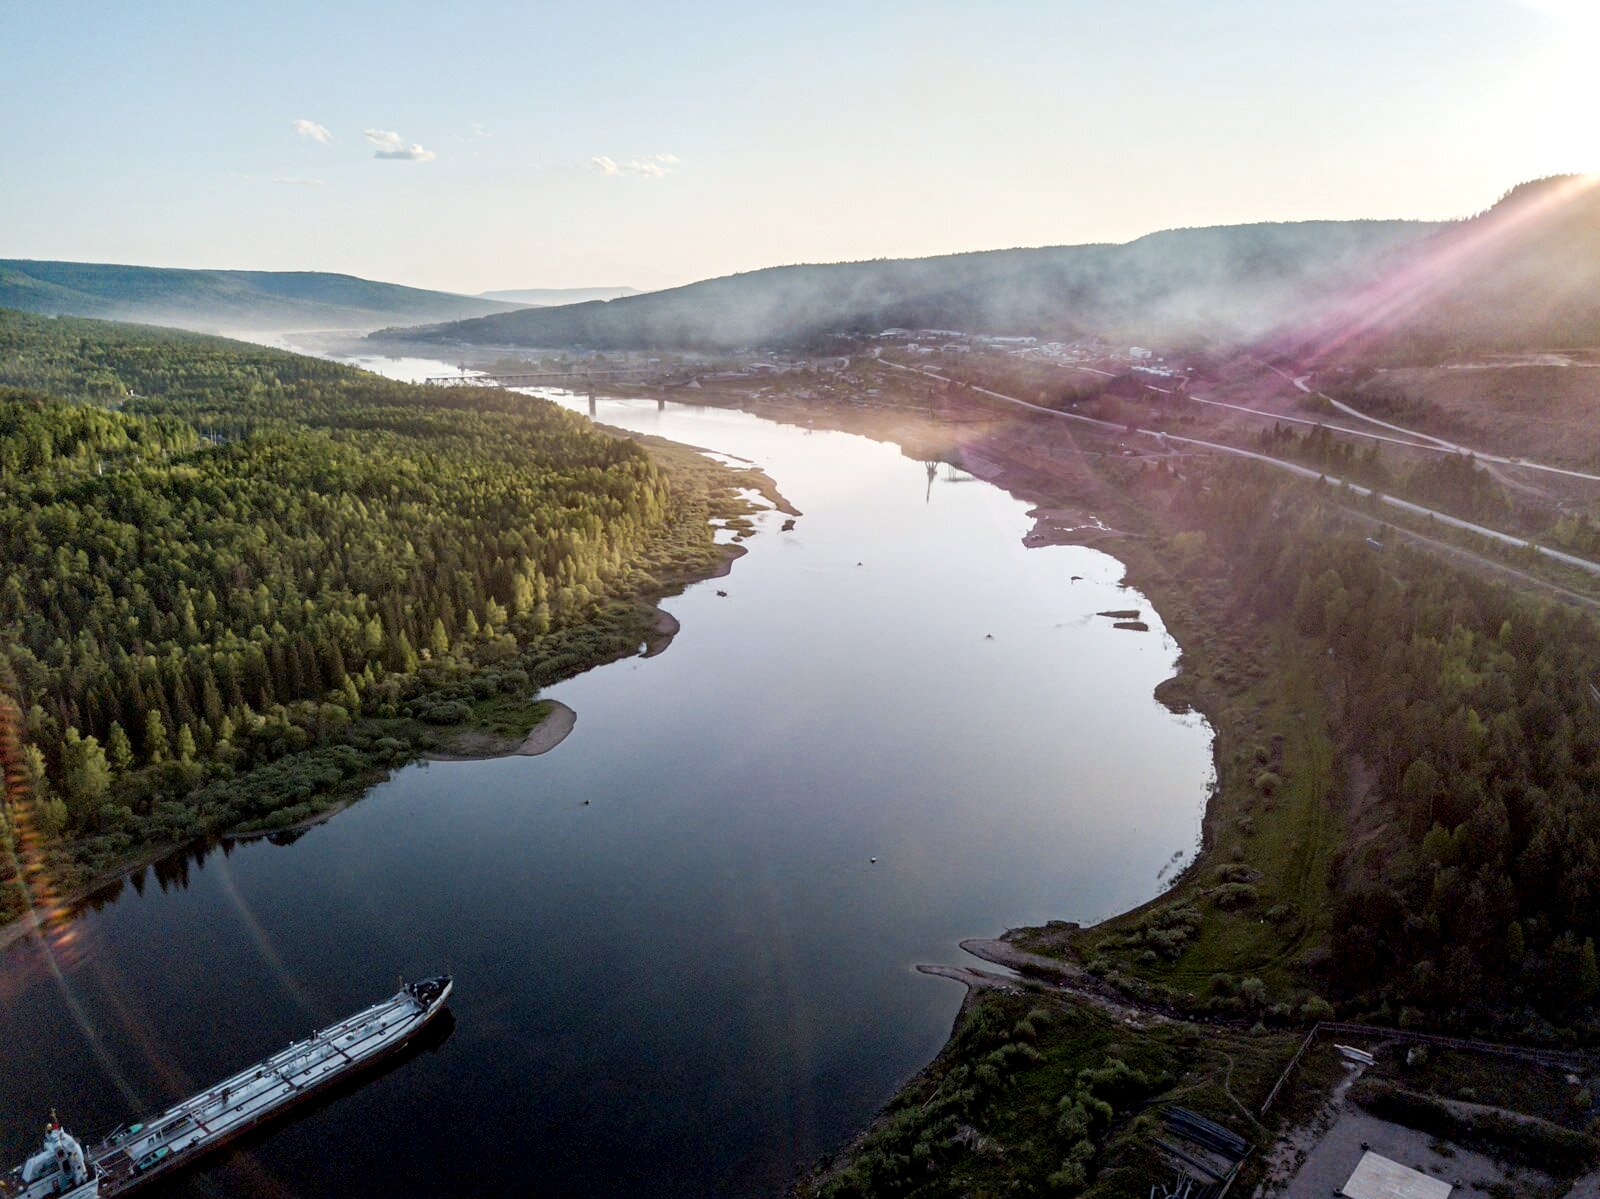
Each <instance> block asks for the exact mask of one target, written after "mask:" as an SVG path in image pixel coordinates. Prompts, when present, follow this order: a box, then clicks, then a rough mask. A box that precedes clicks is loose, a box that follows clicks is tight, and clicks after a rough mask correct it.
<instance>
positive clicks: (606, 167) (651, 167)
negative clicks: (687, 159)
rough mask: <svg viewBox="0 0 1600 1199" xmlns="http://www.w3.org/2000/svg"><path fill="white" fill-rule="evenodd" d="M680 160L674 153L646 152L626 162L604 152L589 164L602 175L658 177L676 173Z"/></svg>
mask: <svg viewBox="0 0 1600 1199" xmlns="http://www.w3.org/2000/svg"><path fill="white" fill-rule="evenodd" d="M680 161H681V159H679V158H678V156H677V155H676V154H646V155H644V157H642V158H630V159H628V161H627V162H617V161H616V160H615V159H612V158H607V157H606V156H605V155H604V154H597V155H595V156H594V157H593V158H591V159H590V160H589V166H590V167H591V168H592V169H594V170H596V171H599V172H600V173H601V174H602V175H645V176H647V177H649V178H652V179H659V178H660V177H661V176H663V175H673V174H676V173H677V170H678V163H679V162H680Z"/></svg>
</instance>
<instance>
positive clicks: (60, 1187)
mask: <svg viewBox="0 0 1600 1199" xmlns="http://www.w3.org/2000/svg"><path fill="white" fill-rule="evenodd" d="M451 986H452V980H451V979H450V977H449V976H448V975H441V976H440V977H438V978H428V979H423V980H422V981H421V982H414V983H404V984H402V985H401V987H400V990H399V991H397V992H396V993H395V994H394V995H392V996H391V997H390V998H388V999H385V1000H384V1001H383V1002H382V1003H375V1004H373V1005H372V1006H371V1007H369V1008H366V1009H365V1010H363V1011H359V1012H357V1013H356V1014H355V1015H353V1016H350V1017H347V1018H346V1019H344V1020H341V1021H339V1022H338V1023H337V1024H331V1025H329V1026H328V1027H327V1028H324V1029H322V1030H321V1031H319V1032H316V1033H313V1034H312V1035H311V1036H310V1037H308V1038H307V1039H306V1040H304V1041H296V1042H295V1043H294V1044H292V1045H290V1046H289V1047H288V1048H287V1049H283V1050H281V1051H279V1052H278V1053H275V1054H273V1055H272V1056H271V1057H269V1058H267V1059H266V1060H265V1061H263V1062H260V1063H258V1064H256V1065H254V1066H250V1067H249V1068H247V1069H245V1070H241V1071H240V1072H239V1073H237V1074H235V1075H233V1076H232V1077H231V1078H226V1079H223V1081H221V1082H219V1083H217V1084H216V1085H215V1086H213V1087H210V1088H208V1089H206V1090H204V1091H201V1092H200V1093H199V1094H198V1095H194V1096H191V1097H190V1098H188V1099H185V1100H184V1101H183V1102H182V1103H178V1104H175V1105H174V1106H172V1107H169V1108H168V1109H167V1110H166V1111H164V1112H162V1113H161V1114H160V1115H157V1116H152V1117H150V1118H149V1119H146V1120H143V1121H140V1122H139V1123H137V1124H125V1125H123V1126H122V1127H121V1128H118V1129H117V1130H116V1131H114V1132H112V1133H111V1134H110V1135H109V1136H107V1137H106V1138H105V1139H104V1140H103V1141H100V1142H99V1143H98V1144H95V1145H90V1146H85V1145H83V1144H82V1143H81V1142H79V1141H78V1140H77V1139H76V1138H74V1137H73V1136H72V1135H71V1134H70V1133H68V1132H67V1131H66V1129H64V1128H62V1126H61V1124H60V1122H59V1121H58V1120H57V1119H56V1118H55V1114H54V1113H51V1119H50V1124H49V1127H48V1128H47V1129H46V1130H45V1137H44V1144H43V1146H42V1147H41V1148H40V1149H39V1151H38V1152H37V1153H35V1154H34V1155H33V1156H31V1157H30V1158H28V1160H27V1161H25V1162H23V1164H22V1165H20V1166H18V1167H16V1168H15V1169H13V1170H12V1171H11V1172H10V1173H9V1174H6V1175H4V1176H3V1177H0V1197H3V1199H112V1197H113V1196H121V1195H126V1194H129V1193H130V1192H132V1191H135V1190H137V1189H138V1188H140V1187H142V1186H144V1185H145V1184H146V1183H148V1182H153V1181H154V1180H155V1179H157V1178H161V1177H163V1176H164V1175H166V1174H168V1173H170V1172H172V1171H174V1170H178V1169H181V1168H182V1167H184V1166H186V1165H188V1164H189V1163H190V1162H193V1161H195V1160H196V1159H197V1158H199V1157H201V1156H202V1155H204V1154H206V1153H209V1152H210V1151H211V1150H213V1149H215V1148H217V1147H218V1146H220V1145H223V1144H225V1143H226V1142H228V1141H231V1140H232V1139H233V1138H235V1137H237V1136H239V1135H241V1134H242V1133H245V1132H248V1131H250V1130H251V1129H253V1128H258V1127H260V1126H261V1125H262V1124H264V1123H266V1122H267V1121H268V1120H271V1119H273V1118H274V1117H276V1116H278V1115H279V1114H280V1113H282V1112H284V1111H286V1110H287V1109H289V1108H290V1107H293V1106H295V1105H297V1104H300V1103H303V1102H304V1101H305V1100H307V1099H309V1098H311V1097H312V1096H313V1095H316V1094H319V1093H321V1092H322V1091H324V1090H325V1089H326V1088H328V1087H330V1086H332V1085H333V1084H334V1083H335V1082H338V1081H340V1080H341V1079H345V1078H348V1077H349V1076H350V1075H351V1074H352V1073H353V1072H355V1071H357V1070H361V1069H364V1068H366V1067H367V1066H370V1065H372V1064H374V1063H376V1062H378V1061H380V1060H382V1059H383V1058H386V1057H388V1056H389V1055H390V1054H392V1053H394V1052H395V1051H396V1050H398V1049H400V1048H401V1047H403V1046H404V1045H406V1044H407V1043H408V1042H410V1041H411V1040H412V1038H414V1037H415V1036H416V1035H417V1034H418V1033H419V1032H421V1031H422V1030H423V1029H424V1028H425V1027H427V1025H428V1024H429V1022H430V1021H432V1020H433V1018H434V1017H435V1016H437V1015H438V1014H439V1012H440V1011H442V1010H443V1008H444V1004H445V1001H446V1000H447V999H449V997H450V989H451Z"/></svg>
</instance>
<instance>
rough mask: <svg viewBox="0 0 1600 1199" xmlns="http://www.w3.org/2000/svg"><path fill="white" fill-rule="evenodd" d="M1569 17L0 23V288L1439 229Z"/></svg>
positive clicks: (325, 12)
mask: <svg viewBox="0 0 1600 1199" xmlns="http://www.w3.org/2000/svg"><path fill="white" fill-rule="evenodd" d="M1595 10H1600V0H1055V2H1045V0H1039V2H1036V3H1031V4H1022V3H1003V2H997V0H986V2H984V3H938V2H936V0H919V2H918V3H904V4H902V3H894V2H890V0H851V2H849V3H834V2H832V0H808V2H806V3H794V4H788V3H784V4H779V3H765V2H763V0H743V2H742V3H737V4H733V3H727V4H723V3H688V2H680V3H672V2H670V0H652V2H642V3H608V2H605V0H587V2H583V3H542V4H541V3H531V2H526V0H524V2H515V0H506V2H504V3H489V2H483V3H470V2H462V0H448V2H444V3H441V2H439V0H432V2H430V3H426V4H422V3H418V4H393V3H391V4H371V3H340V2H338V0H318V2H316V3H309V2H307V3H298V2H290V3H253V4H235V3H226V2H220V3H219V2H218V0H206V2H204V3H183V2H165V3H164V2H162V0H142V2H140V3H132V4H115V3H110V2H109V0H106V2H102V3H96V4H86V3H75V2H73V0H0V114H3V116H0V257H33V258H70V259H86V260H112V261H120V262H139V263H150V264H156V265H164V266H216V267H221V266H231V267H258V268H267V269H291V268H292V269H319V270H337V271H349V272H352V273H355V274H360V275H366V276H369V277H373V278H379V279H386V280H393V281H397V282H406V283H415V284H419V285H424V286H429V287H440V288H448V289H451V290H459V291H469V292H476V291H481V290H485V289H490V288H510V287H551V286H589V285H616V284H631V285H633V286H637V287H660V286H666V285H670V284H674V283H681V282H687V281H690V280H692V279H697V278H702V277H705V276H710V275H719V274H726V273H729V272H731V271H737V270H746V269H750V268H753V267H759V266H768V265H772V264H776V263H784V262H797V261H832V260H837V259H847V258H871V257H884V256H900V255H920V254H933V253H940V252H944V251H951V250H964V249H979V248H990V247H997V246H1013V245H1044V244H1061V243H1070V242H1083V241H1107V240H1115V241H1121V240H1126V239H1128V238H1130V237H1135V236H1137V235H1139V234H1141V233H1145V232H1148V231H1151V230H1154V229H1159V228H1164V227H1169V226H1174V225H1204V224H1219V223H1232V222H1239V221H1251V220H1266V219H1271V220H1286V219H1298V218H1304V217H1358V216H1421V217H1439V216H1453V215H1463V214H1466V213H1470V212H1472V211H1475V210H1477V209H1479V208H1482V207H1485V206H1486V205H1487V204H1489V203H1490V202H1491V201H1492V200H1493V199H1494V198H1495V197H1496V196H1497V195H1498V194H1499V193H1500V192H1502V191H1504V190H1505V189H1506V188H1508V187H1510V186H1511V185H1512V184H1514V183H1516V182H1518V181H1520V180H1522V179H1526V178H1530V177H1533V176H1537V175H1543V174H1550V173H1553V172H1556V171H1568V170H1594V169H1596V168H1597V167H1600V126H1597V124H1596V122H1595V116H1596V113H1597V112H1600V72H1596V71H1594V70H1593V69H1592V65H1590V64H1588V63H1586V62H1585V59H1586V58H1587V57H1589V56H1590V55H1591V53H1592V49H1593V46H1594V45H1595V44H1596V43H1595V40H1593V39H1596V38H1600V20H1597V19H1596V18H1595V17H1594V16H1593V15H1592V14H1593V12H1594V11H1595Z"/></svg>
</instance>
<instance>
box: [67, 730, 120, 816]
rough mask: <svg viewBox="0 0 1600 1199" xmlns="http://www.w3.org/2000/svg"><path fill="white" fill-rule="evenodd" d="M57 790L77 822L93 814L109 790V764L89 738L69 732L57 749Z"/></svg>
mask: <svg viewBox="0 0 1600 1199" xmlns="http://www.w3.org/2000/svg"><path fill="white" fill-rule="evenodd" d="M61 789H62V791H63V792H64V793H65V795H64V798H65V799H66V801H67V806H68V807H69V808H70V809H71V810H72V811H73V812H74V813H76V814H77V815H78V816H79V817H80V818H81V817H85V816H88V815H91V814H93V812H94V811H95V810H96V809H98V808H99V806H100V801H101V800H102V799H104V798H105V794H106V792H107V791H109V790H110V789H111V763H109V762H107V761H106V754H105V750H103V749H101V748H100V743H99V742H98V741H96V740H95V739H94V738H93V737H85V736H83V735H81V734H80V733H79V732H78V730H77V729H72V728H69V729H68V730H67V735H66V737H65V738H64V739H63V741H62V745H61Z"/></svg>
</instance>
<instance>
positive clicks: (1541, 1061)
mask: <svg viewBox="0 0 1600 1199" xmlns="http://www.w3.org/2000/svg"><path fill="white" fill-rule="evenodd" d="M1324 1034H1332V1035H1334V1036H1343V1037H1376V1038H1380V1039H1382V1040H1385V1041H1408V1042H1410V1043H1412V1044H1416V1045H1438V1046H1440V1047H1441V1048H1444V1049H1460V1050H1464V1051H1465V1052H1467V1053H1488V1054H1494V1055H1496V1056H1499V1057H1513V1058H1518V1059H1520V1060H1522V1061H1525V1062H1533V1063H1535V1064H1536V1065H1540V1066H1557V1067H1560V1068H1562V1069H1565V1070H1574V1071H1577V1070H1587V1069H1589V1068H1590V1067H1591V1066H1593V1065H1594V1064H1595V1058H1594V1056H1593V1055H1592V1054H1589V1053H1584V1052H1579V1051H1572V1050H1566V1049H1541V1048H1539V1047H1537V1046H1529V1045H1506V1044H1502V1043H1500V1042H1497V1041H1476V1040H1473V1039H1472V1038H1470V1037H1447V1036H1444V1035H1442V1034H1440V1033H1433V1032H1415V1031H1413V1030H1412V1029H1409V1028H1379V1027H1378V1026H1376V1025H1373V1024H1345V1023H1342V1022H1340V1021H1337V1020H1324V1021H1322V1022H1321V1023H1320V1024H1318V1025H1317V1026H1316V1027H1315V1028H1313V1029H1312V1030H1311V1031H1310V1032H1308V1033H1307V1034H1306V1039H1305V1040H1304V1041H1302V1042H1300V1048H1299V1049H1297V1050H1295V1055H1294V1056H1293V1057H1292V1058H1290V1059H1289V1064H1288V1065H1287V1066H1285V1067H1284V1068H1283V1073H1282V1074H1280V1075H1278V1081H1277V1082H1275V1083H1273V1084H1272V1090H1271V1091H1269V1092H1268V1093H1267V1098H1266V1101H1265V1102H1264V1103H1262V1105H1261V1114H1262V1115H1263V1116H1265V1115H1266V1114H1267V1109H1269V1108H1270V1107H1271V1106H1272V1105H1273V1103H1275V1102H1276V1101H1277V1098H1278V1092H1279V1091H1281V1090H1283V1086H1284V1084H1285V1083H1287V1082H1288V1081H1289V1076H1290V1075H1291V1074H1293V1073H1294V1070H1295V1067H1296V1066H1298V1065H1299V1064H1300V1059H1301V1058H1303V1057H1304V1056H1305V1055H1306V1050H1308V1049H1310V1048H1311V1043H1312V1042H1313V1041H1315V1040H1316V1039H1317V1038H1318V1037H1319V1036H1322V1035H1324Z"/></svg>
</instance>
